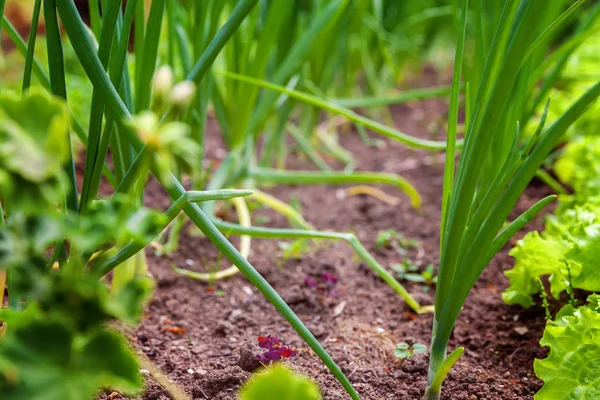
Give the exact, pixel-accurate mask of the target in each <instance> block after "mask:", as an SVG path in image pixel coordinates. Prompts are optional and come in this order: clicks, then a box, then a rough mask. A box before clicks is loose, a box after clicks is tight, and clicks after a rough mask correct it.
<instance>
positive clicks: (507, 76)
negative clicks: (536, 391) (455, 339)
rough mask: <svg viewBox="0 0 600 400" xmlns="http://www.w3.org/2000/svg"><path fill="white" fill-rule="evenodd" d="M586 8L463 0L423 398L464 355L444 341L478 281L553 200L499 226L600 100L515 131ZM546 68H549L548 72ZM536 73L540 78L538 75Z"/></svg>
mask: <svg viewBox="0 0 600 400" xmlns="http://www.w3.org/2000/svg"><path fill="white" fill-rule="evenodd" d="M582 3H583V1H575V2H573V1H557V2H552V3H548V4H546V5H547V7H544V8H543V9H540V7H539V6H538V5H537V4H536V2H535V1H529V0H506V1H504V2H502V4H499V3H495V6H492V7H488V4H486V3H484V2H482V1H473V4H472V8H468V5H467V1H466V0H465V1H463V5H462V11H461V14H460V23H459V27H460V39H459V45H458V46H457V52H456V57H455V66H454V77H453V88H454V90H453V93H452V98H451V106H450V119H449V129H448V135H449V137H448V143H449V144H448V147H447V153H446V168H445V174H444V191H443V197H442V200H443V206H442V223H441V230H440V236H441V254H440V266H439V275H438V284H437V290H436V301H435V311H434V322H433V331H432V345H431V358H430V363H429V374H428V387H427V391H426V395H425V398H426V399H439V398H440V390H441V385H442V382H443V380H444V378H445V376H446V375H447V373H448V371H449V370H450V368H451V367H452V365H453V364H454V363H455V362H456V360H457V359H458V358H459V357H460V355H461V354H462V351H463V350H462V348H458V349H456V350H454V351H453V352H452V353H451V354H449V355H447V347H448V341H449V339H450V335H451V333H452V329H453V327H454V324H455V322H456V319H457V317H458V315H459V313H460V310H461V308H462V306H463V304H464V302H465V301H466V298H467V295H468V294H469V291H470V290H471V288H472V287H473V285H474V284H475V281H476V280H477V278H478V277H479V275H480V274H481V273H482V271H483V270H484V268H485V267H486V266H487V264H488V263H489V261H490V260H491V259H492V258H493V257H494V255H495V254H496V253H497V252H498V251H499V250H500V249H502V247H503V246H504V245H505V244H506V243H507V241H508V240H509V239H510V238H511V237H512V236H513V235H514V234H515V233H516V232H517V231H518V230H520V229H521V228H522V227H523V226H524V225H525V224H527V223H528V222H529V221H531V220H532V219H533V218H534V217H535V215H536V214H537V213H539V212H540V211H541V210H542V209H543V207H545V206H546V205H547V204H549V203H550V202H551V201H552V200H553V199H554V197H555V196H548V197H546V198H544V199H542V200H540V201H539V202H537V203H536V204H535V205H534V206H532V207H531V208H530V209H529V210H528V211H526V212H525V213H523V214H522V215H521V216H519V217H517V218H516V219H515V220H513V221H512V222H510V223H509V224H508V225H506V226H505V227H503V225H504V224H505V221H506V220H507V218H508V217H509V214H510V212H511V211H512V209H513V207H514V206H515V204H516V203H517V201H518V199H519V197H520V196H521V194H522V193H523V191H524V190H525V188H526V186H527V184H528V183H529V182H530V180H531V179H532V178H533V177H534V176H535V174H536V172H537V171H538V169H539V168H540V166H541V164H542V163H543V161H544V159H545V158H546V157H547V156H548V154H549V153H550V152H551V151H552V150H553V149H554V147H555V146H556V144H557V143H558V142H559V140H560V138H561V135H563V134H564V132H565V131H566V129H567V128H568V127H569V126H570V125H571V124H572V123H573V122H574V121H575V120H576V119H577V118H578V117H579V116H580V115H581V114H582V113H583V112H584V111H585V110H586V108H587V107H588V106H589V105H590V104H591V103H592V102H593V101H594V100H595V99H596V98H597V97H598V95H600V83H598V84H596V85H594V86H592V87H591V88H590V89H589V90H588V91H587V92H586V93H585V94H584V95H583V96H582V97H581V98H579V99H578V100H577V101H576V102H575V103H574V104H573V105H572V107H571V108H570V109H569V110H568V111H567V112H565V113H564V114H563V115H562V116H560V118H558V119H557V120H556V121H554V122H553V123H552V124H550V125H549V126H546V125H548V124H544V122H545V117H543V118H542V120H541V121H540V123H539V126H538V128H537V130H536V131H535V132H525V131H524V130H523V129H521V127H523V126H525V125H526V122H527V121H526V119H527V109H528V107H531V104H532V102H535V101H539V99H538V98H539V96H540V95H539V93H543V94H542V95H541V96H542V99H543V98H544V97H543V96H545V95H546V94H547V92H543V91H542V92H540V91H539V90H540V89H538V84H539V82H540V80H541V81H542V82H546V81H545V79H552V78H553V77H552V75H550V76H549V77H547V78H546V77H545V73H546V70H547V69H548V68H555V67H556V64H555V63H556V58H553V57H552V53H551V51H552V50H553V51H554V52H559V53H562V54H565V51H568V50H563V49H564V47H561V46H557V47H554V48H551V46H552V45H554V44H555V43H556V38H557V34H558V33H560V31H561V29H562V28H564V26H565V23H566V22H567V21H569V17H570V16H572V15H573V12H575V11H576V10H577V7H579V6H580V5H581V4H582ZM496 6H497V7H496ZM565 9H566V11H564V10H565ZM468 17H472V18H473V23H472V24H468V23H467V22H468V19H469V18H468ZM467 28H469V29H470V30H472V31H473V37H475V38H477V39H476V40H475V44H474V50H475V56H474V57H473V58H472V60H473V62H472V64H469V65H465V69H464V74H463V79H464V80H465V82H466V83H467V84H468V86H469V87H470V90H467V92H466V96H467V101H466V104H467V106H466V121H465V126H466V127H465V132H466V133H465V136H466V139H465V144H464V148H463V150H462V151H461V154H460V161H459V163H458V167H457V170H456V173H455V171H454V146H453V143H454V141H455V140H456V123H457V116H458V86H459V84H460V82H459V81H460V76H461V70H462V68H463V62H462V61H463V53H464V47H465V46H464V44H465V32H466V30H467ZM582 31H585V29H583V30H582ZM579 34H583V33H581V32H580V33H579ZM563 46H564V45H563ZM549 52H550V55H548V54H549ZM547 59H552V60H553V62H552V63H550V64H545V60H547ZM540 65H544V66H545V68H546V69H544V70H541V69H540V68H539V66H540ZM550 86H551V83H550ZM542 90H544V89H542ZM536 96H537V97H536ZM524 117H525V118H524Z"/></svg>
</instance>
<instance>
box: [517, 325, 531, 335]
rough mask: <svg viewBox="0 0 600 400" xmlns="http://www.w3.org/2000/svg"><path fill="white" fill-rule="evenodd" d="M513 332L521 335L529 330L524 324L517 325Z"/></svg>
mask: <svg viewBox="0 0 600 400" xmlns="http://www.w3.org/2000/svg"><path fill="white" fill-rule="evenodd" d="M515 332H517V333H518V334H519V335H521V336H523V335H525V334H526V333H527V332H529V329H528V328H527V327H526V326H517V327H516V328H515Z"/></svg>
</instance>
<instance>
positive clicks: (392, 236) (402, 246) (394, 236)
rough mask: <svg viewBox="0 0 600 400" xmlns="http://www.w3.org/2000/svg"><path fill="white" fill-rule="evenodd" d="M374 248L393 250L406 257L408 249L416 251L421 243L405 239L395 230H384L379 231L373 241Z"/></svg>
mask: <svg viewBox="0 0 600 400" xmlns="http://www.w3.org/2000/svg"><path fill="white" fill-rule="evenodd" d="M375 247H377V248H378V249H381V248H384V247H391V248H393V249H394V250H395V251H396V252H397V253H398V254H400V255H406V251H407V250H408V249H418V248H420V247H421V242H419V241H418V240H417V239H412V238H407V237H405V236H404V235H403V234H401V233H400V232H398V231H397V230H395V229H386V230H383V231H379V233H378V234H377V239H375Z"/></svg>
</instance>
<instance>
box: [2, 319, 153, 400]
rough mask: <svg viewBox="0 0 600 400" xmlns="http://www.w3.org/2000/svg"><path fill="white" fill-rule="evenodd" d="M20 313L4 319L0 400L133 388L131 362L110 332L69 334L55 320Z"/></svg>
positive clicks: (72, 398)
mask: <svg viewBox="0 0 600 400" xmlns="http://www.w3.org/2000/svg"><path fill="white" fill-rule="evenodd" d="M26 313H27V311H26V312H25V314H26ZM36 314H37V313H36ZM22 317H23V318H21V320H16V321H18V322H16V323H13V324H11V323H10V322H9V323H8V326H9V328H8V329H7V332H6V335H5V337H4V338H3V339H2V340H0V395H1V397H2V399H3V400H22V399H28V400H81V399H89V398H92V396H93V395H95V394H96V393H97V391H98V390H100V388H103V387H112V388H118V389H119V390H126V391H130V392H133V391H137V390H139V388H140V386H141V383H142V380H141V378H140V376H139V373H138V366H137V360H136V359H135V357H134V356H133V354H132V353H131V351H130V350H129V348H128V347H127V345H126V343H125V340H124V339H123V338H121V337H120V335H119V334H117V333H116V332H112V331H109V330H106V329H100V330H98V331H94V332H92V333H91V334H90V335H89V336H87V335H86V336H81V335H74V334H73V332H72V331H71V330H70V329H69V328H68V326H67V325H66V324H65V323H64V321H63V320H62V319H61V318H53V317H49V316H46V315H44V316H40V315H37V316H36V317H34V318H30V317H28V316H24V315H22ZM40 317H41V318H40ZM23 319H24V321H23ZM13 320H14V319H13Z"/></svg>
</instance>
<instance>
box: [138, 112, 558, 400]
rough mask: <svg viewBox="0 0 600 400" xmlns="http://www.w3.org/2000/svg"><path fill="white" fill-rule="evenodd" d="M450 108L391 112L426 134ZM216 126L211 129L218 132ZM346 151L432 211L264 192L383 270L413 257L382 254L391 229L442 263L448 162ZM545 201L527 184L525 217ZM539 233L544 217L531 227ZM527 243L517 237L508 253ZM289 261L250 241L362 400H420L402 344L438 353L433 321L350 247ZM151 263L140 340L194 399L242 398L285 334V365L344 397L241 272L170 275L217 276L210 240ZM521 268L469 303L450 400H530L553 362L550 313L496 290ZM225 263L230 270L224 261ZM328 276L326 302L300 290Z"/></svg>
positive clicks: (259, 262) (417, 292) (420, 381)
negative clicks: (344, 234) (361, 250)
mask: <svg viewBox="0 0 600 400" xmlns="http://www.w3.org/2000/svg"><path fill="white" fill-rule="evenodd" d="M445 109H446V106H445V105H444V104H443V103H441V102H438V101H425V102H420V103H412V104H410V105H407V106H400V107H396V108H394V109H393V116H394V119H395V122H396V123H397V124H398V126H399V128H400V129H401V130H403V131H404V132H406V133H408V134H411V135H415V136H424V132H426V126H427V125H428V124H429V123H430V122H431V121H433V120H435V119H436V118H437V117H439V116H443V115H444V112H445ZM209 126H210V127H212V128H213V129H215V126H216V125H215V124H213V123H210V124H209ZM213 136H215V135H213ZM209 138H210V135H209ZM342 144H343V145H344V146H345V147H346V148H347V149H349V150H351V151H352V152H353V153H354V154H355V155H356V157H357V160H358V169H365V170H374V171H384V172H393V173H398V174H401V175H402V176H404V177H406V178H407V179H409V180H410V181H411V182H412V183H413V184H415V186H416V187H417V189H418V190H419V192H420V193H421V195H422V196H423V205H422V207H421V208H420V209H418V210H414V209H412V208H411V207H410V204H409V202H408V201H406V198H405V197H403V201H402V203H401V204H400V205H399V206H391V205H387V204H385V203H383V202H382V201H380V200H378V199H376V198H373V197H368V196H365V195H358V196H351V197H345V198H343V199H341V197H342V194H343V193H344V190H343V188H340V187H333V186H331V187H326V186H317V187H303V188H302V189H301V190H300V189H299V188H297V187H288V186H279V187H274V188H271V189H269V190H268V192H270V193H272V194H274V195H276V196H277V197H279V198H280V199H282V200H284V201H289V200H290V199H291V198H293V197H297V198H298V199H299V200H300V203H301V205H302V210H303V215H304V216H305V217H306V219H307V220H308V221H309V222H310V223H312V224H313V225H314V226H315V227H317V228H319V229H323V230H340V231H353V232H355V233H356V234H357V236H358V238H359V239H360V240H361V241H363V243H365V246H366V247H367V248H368V249H369V251H371V252H372V253H373V254H374V256H375V257H376V258H377V259H378V260H379V261H380V262H381V263H382V264H383V265H385V266H386V267H389V266H390V265H391V264H393V263H397V262H402V261H403V259H404V257H403V256H401V255H399V254H398V253H397V252H396V251H394V250H393V249H387V248H383V249H382V248H376V246H375V239H376V237H377V235H378V233H379V232H380V231H382V230H386V229H391V228H393V229H395V230H397V231H398V232H399V233H401V234H403V235H404V236H405V237H406V238H414V239H417V240H418V241H419V242H420V244H421V246H420V247H419V248H418V249H411V250H409V252H408V254H407V255H406V257H407V258H408V259H410V260H412V261H414V262H415V263H418V264H421V265H427V264H429V263H433V264H435V263H436V262H437V260H438V257H439V210H440V194H441V190H442V171H443V155H435V154H431V153H429V152H425V151H414V150H409V149H406V148H405V147H403V146H401V145H399V144H397V143H393V142H386V146H385V148H384V149H378V150H369V149H367V148H366V147H365V146H364V145H363V143H362V142H361V140H360V138H359V136H358V135H356V134H354V133H352V134H342ZM219 146H220V144H219V142H218V141H217V139H214V138H211V139H209V143H208V146H207V148H208V156H209V157H212V158H216V157H217V155H218V154H219V151H218V148H219ZM306 164H307V163H303V162H302V161H299V160H295V159H294V160H291V161H290V162H289V165H288V167H289V168H290V169H294V168H300V167H303V168H307V167H309V166H308V165H306ZM148 190H149V192H148V195H147V198H146V199H147V202H148V203H149V204H151V205H154V206H165V205H167V204H168V203H167V197H166V195H164V194H163V193H161V192H160V191H159V190H158V188H157V186H156V185H151V186H150V187H149V189H148ZM385 190H386V192H388V193H390V194H393V195H396V196H400V197H402V196H403V195H402V194H400V193H399V192H395V191H394V190H391V189H389V188H385ZM549 193H550V191H549V189H547V188H546V187H544V186H540V185H536V184H532V185H530V187H529V188H528V190H527V191H526V193H525V194H524V195H523V197H522V199H521V201H520V203H519V204H518V205H517V207H516V210H515V215H516V212H518V213H521V212H523V211H525V210H526V209H527V208H528V207H530V206H531V205H532V204H533V203H534V202H535V201H537V200H539V199H540V198H542V197H543V196H545V195H547V194H549ZM258 215H260V216H262V217H261V218H257V216H258ZM513 216H514V215H513ZM231 217H233V216H231ZM253 220H255V221H260V222H261V223H262V224H264V225H269V226H277V227H285V226H287V223H286V221H285V219H284V218H282V217H281V216H278V215H276V214H275V213H272V212H266V211H259V212H256V213H254V214H253ZM261 220H264V221H265V222H263V221H261ZM255 223H256V224H257V225H258V223H257V222H255ZM541 226H542V225H541V218H540V217H538V218H537V219H536V221H534V222H533V223H532V224H530V225H529V226H528V229H539V228H540V227H541ZM521 236H522V234H519V235H517V236H516V237H515V238H513V240H512V241H511V244H514V243H515V241H516V240H517V239H518V238H520V237H521ZM234 243H237V242H235V239H234ZM281 253H282V252H281V250H280V249H279V247H278V243H277V241H274V240H253V241H252V252H251V255H250V257H249V261H250V262H252V264H253V265H254V266H255V267H256V268H257V269H258V271H259V272H260V273H261V274H262V275H263V276H264V277H265V278H266V279H267V280H268V281H269V283H271V284H272V285H273V287H274V288H275V289H276V290H277V291H278V292H279V293H280V294H281V295H282V297H283V298H284V300H286V301H287V302H288V304H290V306H291V307H292V308H293V310H294V311H295V312H296V313H298V315H299V316H300V318H301V319H302V320H303V321H304V322H305V323H306V324H307V326H308V327H309V328H310V329H311V331H312V332H313V333H314V334H315V336H316V337H317V338H318V339H319V340H320V341H321V342H322V343H323V344H324V346H325V348H326V349H327V350H328V351H329V352H330V354H331V355H332V356H333V358H334V359H335V360H336V362H337V363H338V364H339V365H340V367H341V368H342V369H343V371H344V373H346V374H347V376H348V377H349V379H350V381H351V382H352V383H353V384H354V385H355V387H356V389H357V390H358V392H359V394H360V395H361V398H363V399H365V400H370V399H373V400H375V399H421V398H422V395H423V392H424V389H425V380H426V375H427V357H426V355H419V354H417V355H414V356H412V357H410V358H408V359H407V360H405V361H404V362H403V363H400V362H398V361H397V360H396V358H395V357H394V353H393V352H394V347H395V344H396V343H398V342H407V343H413V342H418V343H425V344H429V342H430V340H431V333H430V330H431V320H432V315H431V314H429V315H415V314H414V313H412V312H411V310H410V309H409V307H408V306H406V304H404V303H403V301H402V300H401V299H400V298H399V297H398V295H397V294H396V293H395V292H394V291H393V290H392V289H391V288H390V287H389V286H388V285H386V284H385V283H384V282H383V281H382V280H381V279H379V278H378V277H377V276H376V275H375V274H374V273H373V272H372V271H371V270H370V269H369V268H367V267H366V266H365V265H363V264H360V263H357V261H356V258H355V257H354V255H353V252H352V250H351V248H350V247H349V246H347V245H346V244H345V243H343V242H330V243H328V244H321V246H320V248H319V249H318V250H317V251H314V252H310V251H309V252H307V253H306V254H304V255H303V256H302V258H301V259H299V260H293V259H290V260H288V261H284V260H283V257H282V255H281ZM148 254H149V256H150V258H149V265H150V269H151V271H152V273H153V275H154V276H155V278H156V281H157V289H156V292H155V294H154V298H153V300H152V301H151V302H150V304H149V306H148V308H147V314H146V316H145V318H144V320H143V322H142V324H141V325H140V326H139V327H138V328H137V329H136V331H135V333H132V338H133V340H134V342H135V344H136V347H137V348H138V349H139V350H140V351H142V352H143V353H145V354H146V355H147V356H148V357H149V358H150V359H152V360H154V361H155V362H156V363H157V365H158V366H159V367H160V368H161V369H162V370H163V371H164V372H165V373H167V374H168V376H169V377H170V378H171V379H173V380H174V381H176V382H178V383H180V384H181V385H182V386H183V387H184V388H185V389H186V391H187V392H188V393H190V394H191V395H192V396H193V398H194V399H215V400H217V399H218V400H225V399H236V393H237V391H238V389H239V388H240V386H241V385H242V384H243V383H244V381H245V380H246V379H247V378H248V377H249V376H250V372H248V370H250V369H251V368H252V366H254V365H255V364H254V363H253V357H254V354H257V353H259V350H260V349H259V348H258V346H257V345H256V339H257V337H258V336H259V335H267V334H272V335H276V336H278V337H279V338H280V339H281V340H282V341H283V342H284V343H286V344H287V345H290V346H291V347H293V348H294V349H296V350H297V352H298V356H297V357H295V358H293V359H292V360H291V361H290V362H289V363H290V364H291V365H292V366H293V367H294V368H295V369H296V370H298V371H299V372H301V373H303V374H306V375H308V376H310V377H311V378H312V379H314V380H315V381H316V382H317V383H318V384H319V386H320V388H321V390H322V391H323V395H324V398H325V399H345V398H347V395H346V394H345V393H344V391H343V389H342V387H341V386H340V385H339V384H338V383H337V381H336V380H335V378H334V377H333V375H332V374H331V373H330V372H329V371H328V370H327V368H326V367H325V366H323V365H322V363H321V362H320V360H319V359H318V357H317V356H316V355H315V354H314V353H312V352H311V351H310V349H308V348H307V347H306V345H305V344H304V343H303V341H302V340H301V339H300V337H299V336H298V335H297V334H296V333H295V332H294V331H293V330H292V329H291V328H290V326H289V325H288V324H287V322H286V321H285V320H284V319H283V318H282V317H281V316H280V315H279V314H278V313H277V312H276V310H275V309H274V308H273V307H272V306H271V305H270V304H269V303H268V302H267V301H266V300H265V299H264V298H263V296H262V295H261V294H260V293H258V292H257V290H256V289H255V288H253V287H252V286H251V285H250V284H249V283H248V282H247V281H246V279H245V278H244V277H243V276H242V275H241V274H239V275H237V276H235V277H233V278H230V279H227V280H223V281H218V282H216V284H215V286H214V290H213V289H209V286H208V285H207V284H206V283H202V282H199V281H195V280H191V279H190V278H187V277H185V276H181V275H178V274H177V273H175V272H173V271H172V270H171V268H170V266H171V265H176V266H179V267H184V268H189V269H194V270H207V269H208V268H210V267H211V266H213V265H214V262H217V260H218V255H217V252H216V250H215V249H214V247H213V246H211V244H210V243H209V242H208V240H206V239H205V238H198V237H191V236H186V235H184V236H182V240H181V243H180V248H179V251H178V252H176V253H175V254H174V255H173V256H171V257H159V258H157V257H154V256H152V255H151V253H150V252H149V253H148ZM192 263H193V264H192ZM511 263H512V261H511V258H510V257H509V256H508V255H507V249H505V250H504V251H502V252H501V253H500V254H499V255H498V256H497V257H496V258H495V259H494V260H493V261H492V262H491V264H490V266H489V267H488V268H487V269H486V270H485V271H484V273H483V275H482V276H481V278H480V279H479V281H478V283H477V284H476V286H475V288H474V289H473V291H472V292H471V294H470V295H469V300H468V301H467V302H466V305H465V308H464V309H463V311H462V313H461V315H460V317H459V320H458V323H457V325H456V328H455V330H454V333H453V336H452V339H451V341H450V348H451V349H453V348H455V347H457V346H464V347H465V355H464V356H463V357H462V358H461V359H460V361H459V362H458V363H457V365H456V366H455V367H454V369H453V370H452V371H451V372H450V375H449V377H448V379H447V380H446V382H445V384H444V389H443V392H442V398H444V399H453V400H460V399H466V400H475V399H507V400H508V399H531V398H533V394H534V393H535V392H536V391H537V390H538V389H539V388H540V387H541V381H539V380H538V379H537V378H536V377H535V375H534V374H533V360H534V358H536V357H537V358H540V357H543V356H544V350H543V348H541V347H540V346H539V344H538V341H539V339H540V337H541V336H542V332H543V329H544V326H545V321H544V312H543V310H541V309H540V310H537V309H531V310H523V309H521V308H520V307H511V306H507V305H506V304H504V303H503V301H502V298H501V296H500V294H501V292H502V290H503V289H504V288H505V287H506V286H507V283H508V280H507V278H506V277H505V276H504V274H503V271H504V270H505V269H507V268H509V266H510V265H511ZM203 265H204V266H203ZM206 265H208V267H207V266H206ZM222 265H223V266H225V265H226V263H225V261H224V260H223V261H222ZM323 272H331V273H333V274H334V275H335V276H337V277H338V280H339V281H338V283H337V291H338V292H339V294H338V296H337V297H335V298H331V297H326V298H322V296H319V295H318V294H317V293H316V292H315V291H314V289H311V288H309V287H307V285H306V284H305V283H304V279H305V277H306V276H307V275H308V276H318V275H319V274H321V273H323ZM403 283H405V284H406V286H407V288H408V289H409V291H410V292H411V293H412V294H413V295H414V296H415V297H416V298H417V299H418V300H419V301H420V302H421V304H432V302H433V294H434V292H433V290H431V291H429V292H427V293H424V289H423V288H424V286H423V285H421V284H413V283H408V282H403ZM343 304H345V305H343ZM525 327H526V328H525ZM173 328H175V329H173ZM178 328H184V329H185V332H183V329H178ZM178 332H179V333H178ZM181 332H183V333H181ZM161 398H167V397H166V392H163V391H162V390H161V389H160V388H159V386H158V385H155V384H150V385H149V386H148V389H147V391H146V394H145V396H144V399H161Z"/></svg>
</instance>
